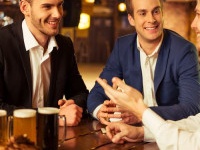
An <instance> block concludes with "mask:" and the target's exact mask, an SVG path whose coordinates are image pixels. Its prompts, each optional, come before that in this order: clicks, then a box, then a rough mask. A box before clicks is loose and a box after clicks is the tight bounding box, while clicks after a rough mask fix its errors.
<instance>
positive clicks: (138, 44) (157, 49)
mask: <svg viewBox="0 0 200 150" xmlns="http://www.w3.org/2000/svg"><path fill="white" fill-rule="evenodd" d="M162 41H163V34H162V38H161V40H160V42H159V44H158V45H157V47H156V48H155V50H154V51H153V53H151V54H150V55H148V56H149V57H151V56H153V55H155V54H156V53H158V51H159V50H160V46H161V44H162ZM137 48H138V50H139V51H143V52H144V50H143V49H142V47H141V46H140V42H139V38H138V36H137Z"/></svg>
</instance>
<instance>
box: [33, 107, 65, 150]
mask: <svg viewBox="0 0 200 150" xmlns="http://www.w3.org/2000/svg"><path fill="white" fill-rule="evenodd" d="M58 114H59V109H58V108H53V107H42V108H38V117H37V119H38V120H37V121H38V122H37V123H38V126H37V145H38V146H39V147H40V148H42V150H50V149H52V150H57V149H58V146H59V145H60V144H61V143H62V142H63V141H64V140H65V136H66V118H65V116H64V115H63V116H60V115H58ZM59 119H62V120H63V123H64V132H63V136H62V138H61V139H59V137H60V136H59V135H58V133H59V132H58V129H59V128H58V127H59V126H58V123H59Z"/></svg>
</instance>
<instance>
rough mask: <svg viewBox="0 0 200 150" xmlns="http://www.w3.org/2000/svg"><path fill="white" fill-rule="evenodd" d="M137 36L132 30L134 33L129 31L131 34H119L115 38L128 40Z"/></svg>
mask: <svg viewBox="0 0 200 150" xmlns="http://www.w3.org/2000/svg"><path fill="white" fill-rule="evenodd" d="M136 37H137V33H136V32H134V33H131V34H126V35H123V36H120V37H118V38H117V40H119V41H122V42H123V41H124V42H129V41H133V40H134V39H136Z"/></svg>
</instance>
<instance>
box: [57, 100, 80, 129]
mask: <svg viewBox="0 0 200 150" xmlns="http://www.w3.org/2000/svg"><path fill="white" fill-rule="evenodd" d="M58 105H59V106H60V112H59V115H65V117H66V124H67V126H77V125H78V124H79V122H80V121H81V118H82V113H83V109H82V108H81V107H79V106H78V105H76V104H75V103H74V100H63V99H62V100H59V101H58ZM59 125H60V126H63V123H62V122H59Z"/></svg>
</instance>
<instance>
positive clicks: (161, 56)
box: [87, 0, 200, 124]
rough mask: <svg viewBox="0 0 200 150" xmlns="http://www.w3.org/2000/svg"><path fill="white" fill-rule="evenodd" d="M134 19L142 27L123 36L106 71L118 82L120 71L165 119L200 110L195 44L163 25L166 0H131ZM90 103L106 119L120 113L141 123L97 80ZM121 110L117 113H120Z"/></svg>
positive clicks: (129, 121) (131, 121) (129, 9)
mask: <svg viewBox="0 0 200 150" xmlns="http://www.w3.org/2000/svg"><path fill="white" fill-rule="evenodd" d="M125 3H126V6H127V12H128V20H129V23H130V24H131V25H132V26H134V28H135V30H136V32H134V33H133V34H130V35H126V36H123V37H120V38H118V39H117V41H116V43H115V46H114V48H113V50H112V54H111V55H110V58H109V59H108V61H107V64H106V66H105V68H104V70H103V72H102V73H101V74H100V78H102V79H106V80H107V82H108V84H109V85H112V82H111V79H112V78H113V77H119V78H120V79H123V80H124V82H125V83H126V84H128V85H130V86H131V87H134V88H136V89H137V90H138V91H140V92H141V93H142V95H143V97H144V102H145V104H146V105H147V106H148V107H150V108H151V109H152V110H153V111H155V112H156V113H158V114H159V115H160V116H161V117H163V118H164V119H171V120H179V119H182V118H186V117H188V116H190V115H195V114H196V113H198V112H199V111H200V101H199V68H198V59H197V54H196V53H197V50H196V48H195V46H194V45H193V44H192V43H190V42H189V41H187V40H185V39H184V38H183V37H181V36H180V35H178V34H177V33H175V32H173V31H171V30H167V29H163V1H162V0H125ZM87 107H88V110H89V112H90V113H91V114H92V115H93V116H94V117H95V118H97V119H99V120H100V121H101V123H103V124H109V121H108V120H109V118H111V119H110V120H111V121H113V120H114V121H116V120H115V119H120V121H121V122H124V123H127V124H135V123H140V122H141V120H139V119H137V118H136V117H135V116H134V115H133V114H132V113H130V112H128V111H127V110H124V109H122V108H120V107H118V106H116V105H115V104H114V103H113V102H112V100H110V99H109V98H108V97H107V96H106V94H105V93H104V91H103V89H102V87H101V86H100V85H99V84H98V83H96V84H95V86H94V87H93V89H92V90H91V92H90V94H89V96H88V99H87ZM115 112H117V113H115Z"/></svg>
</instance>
